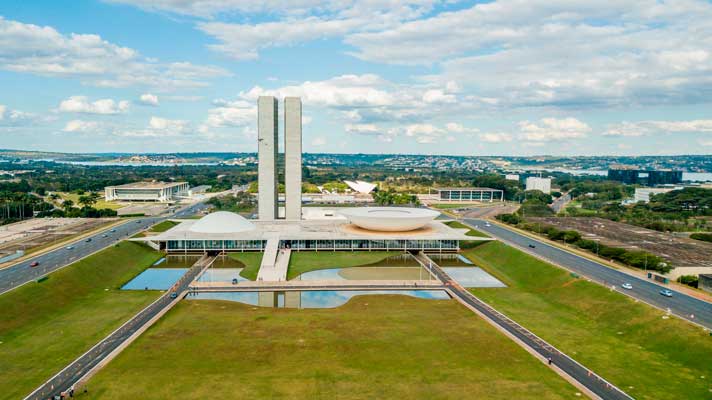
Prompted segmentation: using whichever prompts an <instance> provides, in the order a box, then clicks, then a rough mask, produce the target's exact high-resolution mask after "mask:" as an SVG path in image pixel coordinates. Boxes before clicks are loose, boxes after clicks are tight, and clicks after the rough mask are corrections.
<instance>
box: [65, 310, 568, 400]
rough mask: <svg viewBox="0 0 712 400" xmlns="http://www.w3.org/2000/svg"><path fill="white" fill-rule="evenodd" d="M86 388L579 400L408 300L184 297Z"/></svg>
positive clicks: (532, 363) (467, 321)
mask: <svg viewBox="0 0 712 400" xmlns="http://www.w3.org/2000/svg"><path fill="white" fill-rule="evenodd" d="M434 327H437V328H436V329H434ZM88 390H89V392H88V395H86V396H83V395H80V396H79V397H80V398H82V399H86V398H91V399H138V398H141V399H169V398H181V399H207V398H212V399H221V398H222V399H243V398H244V399H282V398H290V399H291V398H293V399H329V400H332V399H347V400H348V399H394V398H401V399H428V400H430V399H446V398H447V399H456V398H467V399H493V400H498V399H507V400H509V399H545V400H546V399H564V398H567V399H570V398H576V397H575V396H574V393H575V392H576V390H575V389H574V388H573V387H571V386H570V385H569V384H568V383H567V382H565V381H564V380H563V379H561V378H560V377H559V376H558V375H556V374H555V373H554V372H552V371H551V370H549V369H548V368H547V367H546V366H545V365H544V364H542V363H540V362H538V361H536V360H535V359H534V358H533V357H532V356H531V355H529V354H528V353H526V352H525V351H524V350H523V349H521V348H519V347H518V346H516V345H515V344H514V343H513V342H511V341H510V340H508V339H507V338H505V337H504V336H503V335H501V334H500V333H499V332H498V331H496V330H495V329H494V328H493V327H491V326H490V325H488V324H487V323H485V322H484V321H483V320H481V319H479V318H478V317H477V316H476V315H475V314H473V313H472V312H471V311H469V310H467V309H465V308H464V307H462V306H460V305H459V304H457V303H456V302H454V301H451V300H444V301H437V300H422V299H415V298H410V297H405V296H368V297H357V298H355V299H353V300H352V301H350V302H349V303H348V304H346V305H344V306H342V307H339V308H336V309H319V310H317V309H304V310H297V309H272V308H258V307H253V306H248V305H243V304H239V303H232V302H222V301H207V300H195V301H192V300H190V301H183V302H181V303H180V304H178V305H177V306H176V307H175V308H174V309H172V310H171V311H170V312H169V313H168V314H167V315H166V316H165V317H164V318H163V319H161V320H160V321H158V323H157V324H156V325H154V326H153V327H151V328H150V329H149V330H148V332H146V333H145V334H144V335H142V336H141V337H140V338H139V339H138V340H137V341H136V342H135V343H134V344H132V345H131V346H130V347H129V348H128V349H127V350H125V351H124V352H123V353H122V354H120V355H119V356H118V357H117V358H116V359H114V360H113V361H112V362H111V363H110V364H109V365H108V366H107V367H106V368H105V369H103V370H102V371H100V372H99V373H98V374H97V375H96V376H95V377H94V378H92V379H91V380H90V381H89V383H88Z"/></svg>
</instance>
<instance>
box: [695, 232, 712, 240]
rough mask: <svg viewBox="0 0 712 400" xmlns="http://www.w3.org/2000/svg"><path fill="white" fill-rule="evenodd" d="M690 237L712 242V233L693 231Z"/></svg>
mask: <svg viewBox="0 0 712 400" xmlns="http://www.w3.org/2000/svg"><path fill="white" fill-rule="evenodd" d="M690 238H691V239H695V240H702V241H703V242H712V233H693V234H692V235H690Z"/></svg>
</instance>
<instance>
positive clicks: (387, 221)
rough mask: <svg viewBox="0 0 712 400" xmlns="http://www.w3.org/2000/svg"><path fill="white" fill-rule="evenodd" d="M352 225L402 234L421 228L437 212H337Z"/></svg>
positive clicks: (376, 209)
mask: <svg viewBox="0 0 712 400" xmlns="http://www.w3.org/2000/svg"><path fill="white" fill-rule="evenodd" d="M338 212H339V213H340V214H341V215H343V216H344V217H346V218H348V219H349V221H351V223H352V224H354V225H358V226H360V227H361V228H364V229H369V230H372V231H385V232H404V231H412V230H414V229H418V228H422V227H423V226H425V225H427V224H428V223H429V222H430V221H432V220H433V219H435V217H437V216H438V215H440V213H439V212H437V211H433V210H429V209H427V208H408V207H360V208H346V209H343V210H339V211H338Z"/></svg>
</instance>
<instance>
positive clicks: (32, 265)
mask: <svg viewBox="0 0 712 400" xmlns="http://www.w3.org/2000/svg"><path fill="white" fill-rule="evenodd" d="M38 265H40V262H39V261H33V262H32V264H30V267H33V268H34V267H36V266H38Z"/></svg>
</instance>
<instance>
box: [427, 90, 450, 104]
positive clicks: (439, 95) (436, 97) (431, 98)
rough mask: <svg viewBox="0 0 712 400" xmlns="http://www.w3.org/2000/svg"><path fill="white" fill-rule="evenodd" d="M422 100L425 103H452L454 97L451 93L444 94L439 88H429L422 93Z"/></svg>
mask: <svg viewBox="0 0 712 400" xmlns="http://www.w3.org/2000/svg"><path fill="white" fill-rule="evenodd" d="M423 101H424V102H426V103H454V102H455V101H456V98H455V96H454V95H452V94H446V93H445V92H443V91H442V90H439V89H431V90H428V91H426V92H425V93H423Z"/></svg>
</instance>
